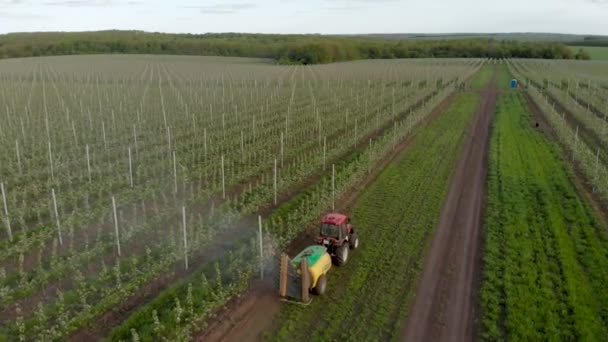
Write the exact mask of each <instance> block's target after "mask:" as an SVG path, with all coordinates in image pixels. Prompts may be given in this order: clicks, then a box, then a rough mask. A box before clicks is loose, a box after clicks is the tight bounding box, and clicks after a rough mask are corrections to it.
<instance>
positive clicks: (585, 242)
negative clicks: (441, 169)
mask: <svg viewBox="0 0 608 342" xmlns="http://www.w3.org/2000/svg"><path fill="white" fill-rule="evenodd" d="M501 75H502V77H501V78H502V80H503V82H502V83H503V84H507V83H506V82H507V81H508V79H509V75H508V73H507V70H504V69H503V70H501ZM530 109H532V110H533V111H534V112H535V115H536V116H535V117H532V115H531V111H530ZM544 115H545V114H543V113H541V112H540V110H539V108H538V107H536V105H535V104H531V105H530V107H529V106H528V101H526V99H525V98H524V95H523V94H522V93H519V92H509V91H506V92H504V93H502V94H501V95H500V97H499V101H498V110H497V114H496V122H495V124H494V134H493V136H492V142H491V152H490V168H489V180H488V207H487V216H486V232H485V241H486V248H485V256H484V278H483V287H482V292H481V306H482V312H483V334H482V336H483V338H484V339H487V340H539V339H542V340H545V339H547V340H585V341H601V340H606V338H607V337H608V330H607V327H608V325H607V316H606V310H605V307H606V300H607V296H606V295H607V292H606V290H605V284H606V282H607V280H608V279H607V278H606V272H605V271H604V270H605V269H606V267H607V266H608V264H607V263H608V258H607V257H606V256H607V255H608V254H607V253H608V231H607V229H608V226H607V225H606V222H605V220H604V219H603V218H602V216H601V215H600V214H599V213H597V212H595V211H594V210H593V208H592V204H591V203H590V202H589V198H588V197H586V196H585V194H584V191H581V190H582V189H581V187H580V186H579V185H578V181H577V180H576V177H575V175H574V174H573V173H572V172H571V171H570V168H569V167H568V165H567V163H568V161H569V160H570V156H566V155H560V152H561V151H560V149H559V148H558V147H557V146H556V145H555V144H552V143H551V142H550V141H549V140H548V137H547V136H545V135H543V134H542V133H541V132H540V131H539V129H538V128H537V127H536V123H538V122H541V126H544V125H545V124H546V121H545V120H544V119H543V116H544ZM549 115H551V114H549ZM541 120H542V121H541ZM545 129H546V128H543V130H545ZM581 192H582V193H581Z"/></svg>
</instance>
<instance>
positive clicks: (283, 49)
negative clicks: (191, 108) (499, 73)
mask: <svg viewBox="0 0 608 342" xmlns="http://www.w3.org/2000/svg"><path fill="white" fill-rule="evenodd" d="M108 53H109V54H112V53H121V54H172V55H205V56H236V57H259V58H270V59H274V60H275V61H277V62H278V63H280V64H319V63H333V62H341V61H349V60H356V59H376V58H428V57H435V58H444V57H445V58H448V57H452V58H453V57H465V58H466V57H476V58H543V59H573V58H576V57H577V55H575V54H574V53H573V52H572V51H571V50H570V49H569V48H568V47H567V46H566V45H563V44H560V43H553V42H546V43H538V42H522V41H499V40H494V39H487V38H474V39H449V40H394V39H393V40H389V39H381V38H372V37H369V38H363V37H344V36H342V37H335V36H321V35H274V34H241V33H221V34H165V33H148V32H141V31H98V32H37V33H11V34H5V35H0V58H14V57H32V56H55V55H77V54H108ZM578 57H579V58H580V57H581V56H580V55H579V56H578Z"/></svg>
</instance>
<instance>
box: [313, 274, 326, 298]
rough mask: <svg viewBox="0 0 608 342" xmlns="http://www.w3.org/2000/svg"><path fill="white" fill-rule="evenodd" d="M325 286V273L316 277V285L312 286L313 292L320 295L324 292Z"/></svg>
mask: <svg viewBox="0 0 608 342" xmlns="http://www.w3.org/2000/svg"><path fill="white" fill-rule="evenodd" d="M326 287H327V278H325V275H322V276H320V277H319V279H317V285H316V286H315V288H314V291H315V294H317V295H319V296H320V295H322V294H324V293H325V288H326Z"/></svg>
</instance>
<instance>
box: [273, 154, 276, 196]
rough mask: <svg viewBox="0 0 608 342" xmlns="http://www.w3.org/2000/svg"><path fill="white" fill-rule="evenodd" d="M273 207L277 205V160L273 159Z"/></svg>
mask: <svg viewBox="0 0 608 342" xmlns="http://www.w3.org/2000/svg"><path fill="white" fill-rule="evenodd" d="M273 188H274V205H277V158H274V186H273Z"/></svg>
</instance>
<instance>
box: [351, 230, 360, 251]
mask: <svg viewBox="0 0 608 342" xmlns="http://www.w3.org/2000/svg"><path fill="white" fill-rule="evenodd" d="M349 241H350V244H349V245H350V249H357V248H358V247H359V236H358V235H357V233H352V235H351V236H350V238H349Z"/></svg>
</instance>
